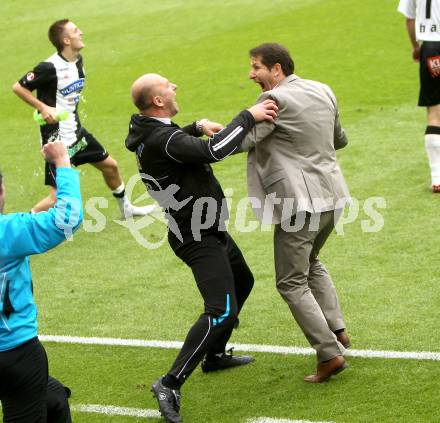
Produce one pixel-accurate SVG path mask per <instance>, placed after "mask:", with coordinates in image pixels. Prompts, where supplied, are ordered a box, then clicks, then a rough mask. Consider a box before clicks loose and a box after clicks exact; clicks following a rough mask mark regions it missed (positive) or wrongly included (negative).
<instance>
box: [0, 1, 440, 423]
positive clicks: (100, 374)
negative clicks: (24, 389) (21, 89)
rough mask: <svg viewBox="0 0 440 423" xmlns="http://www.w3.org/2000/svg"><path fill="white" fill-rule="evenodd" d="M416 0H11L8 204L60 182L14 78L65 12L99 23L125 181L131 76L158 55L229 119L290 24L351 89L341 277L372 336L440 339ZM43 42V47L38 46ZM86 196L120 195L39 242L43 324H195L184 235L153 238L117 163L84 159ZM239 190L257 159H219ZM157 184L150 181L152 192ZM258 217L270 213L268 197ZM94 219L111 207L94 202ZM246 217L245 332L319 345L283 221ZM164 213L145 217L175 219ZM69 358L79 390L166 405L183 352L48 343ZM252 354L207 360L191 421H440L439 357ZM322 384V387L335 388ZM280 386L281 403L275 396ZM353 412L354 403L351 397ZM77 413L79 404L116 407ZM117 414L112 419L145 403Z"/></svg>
mask: <svg viewBox="0 0 440 423" xmlns="http://www.w3.org/2000/svg"><path fill="white" fill-rule="evenodd" d="M395 3H397V2H391V1H383V0H369V1H368V2H362V3H360V2H357V1H353V0H326V1H312V0H304V1H298V0H297V1H294V2H292V1H286V0H277V1H272V2H263V1H257V2H251V1H248V0H240V1H224V2H221V4H220V3H219V2H202V1H193V0H190V1H174V0H173V1H171V0H169V1H161V2H157V1H149V2H138V1H134V0H127V1H125V2H123V3H121V2H116V1H113V0H111V1H106V2H102V1H101V2H100V1H97V0H94V1H89V2H81V1H79V0H77V1H73V2H71V3H70V7H69V9H67V8H66V6H65V5H62V4H54V3H53V2H49V1H47V0H42V1H40V2H39V4H38V6H32V5H28V4H25V3H19V2H16V1H9V2H2V3H1V4H0V14H1V16H2V17H3V18H4V19H3V20H4V23H3V26H2V39H3V40H4V43H3V46H2V51H3V60H2V62H1V63H0V95H1V98H2V102H1V103H0V114H1V116H2V127H1V128H0V134H1V140H2V141H1V143H2V153H1V155H0V165H1V167H2V170H3V172H4V175H5V182H6V184H7V189H8V200H7V210H6V211H13V210H28V209H29V208H30V207H31V206H32V205H33V204H34V203H35V202H36V201H37V200H38V199H40V198H41V197H42V196H44V195H45V194H46V190H45V188H44V187H43V186H42V180H43V163H42V161H41V158H40V156H39V153H38V135H37V128H36V126H35V125H34V124H33V123H32V120H31V113H32V111H31V109H30V108H29V107H27V106H26V105H24V104H23V103H22V102H21V101H19V100H18V99H17V98H15V96H14V95H13V94H12V92H11V90H10V86H11V85H12V83H13V82H14V81H15V80H17V79H18V78H19V77H20V76H21V75H23V74H24V73H25V72H26V71H28V70H29V69H30V68H31V67H32V66H33V65H34V64H36V63H37V62H38V61H39V60H42V59H44V58H46V57H48V56H49V55H50V54H51V53H52V50H53V49H52V48H51V46H50V45H49V43H48V41H47V40H46V31H47V28H48V26H49V25H50V24H51V23H52V22H53V21H54V20H56V19H59V18H62V17H64V16H66V15H67V16H68V17H69V18H70V19H72V20H73V21H74V22H75V23H76V24H77V25H78V26H79V27H80V28H81V29H82V30H83V32H84V39H85V42H86V48H85V49H84V52H83V56H84V59H85V66H86V71H87V85H86V89H85V92H84V98H85V101H84V102H83V103H82V104H81V106H80V107H81V117H82V120H83V124H84V125H85V126H86V127H87V128H88V129H89V130H90V131H91V132H92V133H94V134H95V135H96V137H97V138H98V139H99V140H100V141H102V143H103V144H104V145H105V146H106V147H107V148H108V149H109V151H110V152H111V154H112V155H113V156H114V157H115V158H116V159H117V160H118V162H119V165H120V167H121V170H122V172H123V174H124V176H125V179H126V180H128V178H129V177H130V176H132V175H134V174H135V173H136V165H135V161H134V158H133V156H132V154H130V153H128V152H127V151H126V150H125V149H124V146H123V140H124V138H125V135H126V132H127V125H128V120H129V116H130V114H131V113H133V112H134V109H133V107H132V106H131V104H130V97H129V88H130V85H131V82H132V81H133V80H134V79H135V78H136V77H138V76H139V75H141V74H143V73H145V72H159V73H162V74H164V75H165V76H167V77H168V78H169V79H170V80H172V81H173V82H175V83H176V84H177V85H178V97H177V98H178V101H179V104H180V106H181V112H180V113H179V114H178V115H177V117H176V121H177V122H178V123H181V124H184V123H187V122H190V121H192V120H194V119H196V118H200V117H204V116H207V117H209V118H211V119H212V120H218V121H220V122H224V123H226V122H227V121H228V120H229V119H231V118H232V117H233V116H234V115H235V114H236V112H238V111H239V110H241V109H243V108H245V107H246V106H248V105H250V104H252V103H253V101H254V100H255V98H256V96H257V95H258V93H259V89H258V88H257V86H255V85H254V84H252V83H251V82H250V81H248V80H247V72H248V69H249V59H248V55H247V52H248V50H249V49H250V48H251V47H254V46H255V45H257V44H259V43H260V42H265V41H278V42H281V43H283V44H285V45H286V46H287V47H289V49H290V50H291V53H292V55H293V57H294V60H295V63H296V72H297V73H298V74H299V75H300V76H302V77H305V78H310V79H317V80H320V81H322V82H326V83H328V84H329V85H330V86H331V87H332V88H333V90H334V91H335V93H336V95H337V97H338V100H339V104H340V109H341V119H342V123H343V125H344V127H345V128H346V130H347V133H348V136H349V146H348V147H347V148H346V149H345V150H342V151H341V152H338V157H339V160H340V163H341V166H342V168H343V171H344V174H345V177H346V179H347V182H348V184H349V187H350V189H351V193H352V195H353V196H354V197H355V198H356V199H357V200H358V201H359V205H360V213H359V217H358V218H357V219H356V220H355V221H354V222H353V223H351V224H347V225H345V227H344V235H343V236H342V235H340V236H336V235H335V236H333V237H331V239H330V240H329V242H328V243H327V245H326V247H325V249H324V250H323V252H322V259H323V261H324V263H326V265H327V267H328V268H329V270H330V272H331V274H332V276H333V279H334V281H335V283H336V285H337V288H338V292H339V295H340V300H341V303H342V307H343V310H344V314H345V317H346V320H347V324H348V328H349V331H350V334H351V336H352V341H353V344H354V347H355V348H359V349H364V348H371V349H389V350H402V351H413V350H417V351H438V350H439V347H438V346H439V345H440V331H438V328H437V326H438V325H437V321H438V319H437V315H438V309H439V306H440V296H439V290H438V287H437V282H438V277H439V271H438V266H437V251H438V248H437V237H436V235H435V229H434V228H435V227H436V223H437V221H438V215H437V207H438V204H439V198H437V197H435V196H433V195H432V194H431V193H430V192H429V189H428V188H429V172H428V166H427V160H426V157H425V153H424V147H423V131H424V126H425V115H424V111H423V110H421V109H417V108H416V106H415V102H416V96H417V65H415V64H413V63H411V59H410V46H409V42H408V40H407V35H406V32H405V27H404V19H403V17H402V16H400V15H399V14H398V13H397V12H396V10H395V9H396V7H397V4H395ZM30 46H32V47H31V48H30ZM80 169H81V173H82V179H81V182H82V192H83V196H84V200H85V201H87V200H88V199H90V198H91V197H93V196H103V197H105V198H106V199H107V200H108V203H109V208H108V209H107V210H102V212H103V213H104V215H105V217H106V220H107V225H106V226H105V229H104V230H103V231H102V232H98V233H90V232H86V231H85V230H82V231H81V232H80V233H78V234H77V235H76V236H75V240H74V241H73V242H71V243H66V244H64V245H63V246H61V247H59V248H58V249H56V250H54V251H52V252H50V253H48V254H46V255H43V256H38V257H34V258H32V266H33V273H34V283H35V290H36V298H37V302H38V304H39V313H40V314H39V321H40V333H44V334H67V335H77V336H78V335H82V336H107V337H124V338H142V339H164V340H175V339H178V340H182V339H183V338H184V336H185V334H186V331H187V329H188V328H189V326H190V325H191V323H192V322H193V321H194V319H195V318H196V317H197V316H198V314H199V313H200V312H201V310H202V304H201V301H200V297H199V294H198V293H197V290H196V287H195V284H194V283H193V280H192V275H191V272H190V270H189V269H187V268H186V267H185V266H184V265H183V264H182V263H181V262H179V260H178V259H177V258H175V257H174V255H173V254H172V252H171V250H170V249H169V248H168V246H167V245H166V244H165V245H164V246H162V247H161V248H159V249H157V250H147V249H144V248H141V247H140V246H139V245H138V244H137V242H136V241H135V239H134V238H133V237H132V236H131V235H130V233H129V232H128V231H127V230H126V229H125V228H123V227H121V226H120V225H117V224H116V223H114V222H113V220H114V219H118V218H119V215H118V211H117V208H116V205H115V203H114V201H113V200H112V198H111V195H110V194H109V192H108V190H106V189H105V187H104V184H103V182H102V180H101V177H100V176H99V174H98V173H97V172H96V171H95V170H94V169H93V168H91V167H88V166H84V167H81V168H80ZM215 172H216V175H217V176H218V178H219V180H220V181H221V183H222V185H223V187H224V188H232V189H233V192H234V194H233V197H232V199H233V202H235V203H236V202H238V201H239V199H240V198H242V197H243V196H245V195H246V180H245V157H244V156H237V157H233V158H230V159H228V160H226V161H225V162H223V163H220V164H217V165H215ZM141 192H142V190H141V189H140V187H137V189H136V194H137V195H139V194H140V193H141ZM373 196H374V197H383V198H384V199H385V201H386V208H385V209H381V210H379V211H380V213H381V214H382V216H383V218H384V223H385V224H384V227H383V229H382V230H381V231H379V232H377V233H364V232H363V231H362V229H361V224H362V223H361V221H362V220H366V221H371V219H369V217H368V215H367V214H366V213H365V211H364V210H363V207H364V205H365V201H366V200H367V199H368V198H369V197H373ZM248 218H249V219H252V216H251V213H250V211H248ZM86 219H87V220H89V221H90V222H89V223H86V225H87V224H88V225H93V224H94V223H95V220H94V219H93V218H92V216H91V215H90V214H89V213H87V212H86ZM234 219H235V213H234V210H233V213H232V218H231V224H230V226H231V233H232V234H233V236H234V238H235V239H236V241H237V243H238V244H239V245H240V247H241V248H242V250H243V253H244V255H245V257H246V259H247V260H248V262H249V264H250V267H251V268H252V270H253V272H254V275H255V277H256V285H255V289H254V291H253V293H252V294H251V297H250V298H249V301H248V303H247V304H246V307H245V308H244V310H243V313H242V317H241V325H240V329H239V330H238V331H236V332H235V333H234V336H233V341H234V342H243V343H265V344H276V345H298V346H306V345H307V344H306V341H305V340H304V338H303V335H302V334H301V332H300V331H299V329H298V328H297V326H296V324H295V323H294V322H293V320H292V318H291V316H290V313H289V311H288V309H287V307H286V306H285V304H284V303H283V301H282V300H281V298H280V297H279V296H278V294H277V293H276V291H275V289H274V277H273V258H272V234H271V232H270V231H257V232H253V233H240V232H237V231H236V230H235V229H234ZM163 230H164V227H163V225H161V224H160V223H159V222H157V223H155V224H152V225H150V226H149V227H147V228H146V229H144V230H143V234H144V235H145V236H146V237H148V239H152V240H154V239H159V238H160V237H161V236H163V233H164V232H163ZM47 348H48V350H49V354H50V362H51V368H52V373H53V374H54V375H55V376H58V377H60V378H61V379H63V380H64V381H65V382H66V383H68V384H70V385H71V386H72V387H73V388H74V393H75V395H74V398H73V402H74V403H75V402H78V403H98V404H113V405H119V406H123V405H127V406H132V407H138V408H142V407H145V408H153V407H155V405H154V402H153V400H152V399H151V398H150V397H149V396H148V395H147V392H144V391H146V390H147V388H142V389H141V388H138V387H139V386H140V387H142V386H144V385H145V386H146V387H148V386H149V384H150V383H151V382H152V381H153V380H154V379H155V378H156V377H157V376H159V375H160V374H162V373H163V372H164V371H166V370H167V368H168V367H169V365H170V363H171V362H172V360H173V358H174V356H175V353H176V352H175V351H162V350H148V349H147V350H144V349H130V348H126V349H124V348H103V347H92V346H90V347H83V346H72V345H56V346H55V345H50V344H48V345H47ZM257 358H258V361H257V362H256V363H255V364H254V365H252V367H249V368H248V369H240V370H239V371H238V370H237V372H228V373H227V374H219V375H211V376H204V375H202V374H201V373H199V371H197V372H196V373H195V374H194V376H193V377H192V378H191V379H190V380H189V381H188V383H187V385H186V386H185V387H184V391H183V392H184V395H185V396H184V399H183V405H182V407H183V408H182V410H183V411H182V413H183V416H184V418H185V420H186V421H190V422H219V421H221V422H242V421H245V419H247V418H249V417H252V416H268V417H284V418H291V419H300V418H302V419H307V420H333V421H335V422H338V423H339V422H365V421H370V422H394V421H396V422H436V421H438V420H440V413H439V411H438V407H435V402H436V400H438V391H439V386H438V382H437V381H436V378H435V377H432V375H435V374H436V372H438V365H437V364H436V363H435V362H434V363H432V362H415V361H403V360H399V361H393V360H378V359H374V360H364V359H350V363H351V369H350V370H349V371H347V372H346V373H343V374H341V376H339V377H338V378H335V380H334V381H332V383H330V384H326V385H323V386H319V387H311V386H305V384H304V383H302V381H301V376H302V375H304V374H306V373H308V372H309V371H311V370H312V368H313V359H312V358H311V357H303V358H302V357H280V356H274V355H263V354H258V355H257ZM316 394H318V395H316ZM277 399H278V400H279V401H276V400H277ZM344 410H346V411H344ZM103 419H104V417H102V416H93V415H89V414H81V413H75V421H84V422H92V421H104V420H103ZM133 420H134V419H133V418H123V417H118V418H107V417H105V421H115V422H116V421H117V422H122V421H127V422H129V421H133Z"/></svg>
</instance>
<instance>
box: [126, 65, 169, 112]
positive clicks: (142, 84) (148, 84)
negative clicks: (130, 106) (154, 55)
mask: <svg viewBox="0 0 440 423" xmlns="http://www.w3.org/2000/svg"><path fill="white" fill-rule="evenodd" d="M164 81H166V80H165V78H164V77H163V76H160V75H159V74H157V73H146V74H145V75H142V76H141V77H140V78H138V79H136V81H134V82H133V85H132V86H131V98H132V99H133V103H134V105H135V106H136V107H137V108H138V109H139V110H141V111H142V110H146V109H148V108H149V107H150V106H151V103H152V99H153V97H154V96H155V95H156V94H158V92H159V91H160V86H161V84H163V82H164Z"/></svg>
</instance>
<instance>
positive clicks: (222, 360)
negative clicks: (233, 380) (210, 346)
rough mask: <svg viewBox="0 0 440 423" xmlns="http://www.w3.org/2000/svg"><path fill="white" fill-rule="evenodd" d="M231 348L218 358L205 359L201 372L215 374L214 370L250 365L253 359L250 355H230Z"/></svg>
mask: <svg viewBox="0 0 440 423" xmlns="http://www.w3.org/2000/svg"><path fill="white" fill-rule="evenodd" d="M232 351H233V348H231V349H229V350H228V351H227V352H224V353H223V354H222V355H220V356H216V357H215V359H209V360H208V359H207V358H206V357H205V358H204V359H203V361H202V370H203V372H205V373H208V372H215V371H216V370H223V369H229V368H230V367H237V366H244V365H245V364H249V363H252V361H254V360H255V359H254V357H251V356H250V355H236V356H234V355H232Z"/></svg>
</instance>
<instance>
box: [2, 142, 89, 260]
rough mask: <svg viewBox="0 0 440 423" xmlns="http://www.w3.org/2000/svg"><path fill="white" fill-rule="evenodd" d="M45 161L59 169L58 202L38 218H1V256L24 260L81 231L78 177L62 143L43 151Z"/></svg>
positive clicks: (13, 216)
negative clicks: (23, 258)
mask: <svg viewBox="0 0 440 423" xmlns="http://www.w3.org/2000/svg"><path fill="white" fill-rule="evenodd" d="M42 152H43V155H44V158H45V159H46V160H47V161H49V162H52V163H54V164H55V166H56V167H57V176H56V183H57V201H56V204H55V207H54V208H53V209H50V210H48V211H47V212H40V213H36V214H31V213H14V214H10V215H5V216H2V217H1V218H0V239H1V244H0V256H1V257H7V258H10V257H22V256H28V255H31V254H39V253H43V252H45V251H47V250H50V249H51V248H54V247H56V246H57V245H58V244H60V243H61V242H62V241H64V240H66V238H68V237H69V236H70V235H71V234H72V233H73V232H74V231H76V230H77V229H78V227H79V226H80V224H81V221H82V201H81V192H80V189H79V174H78V172H77V171H75V170H73V169H71V168H70V160H69V156H68V154H67V150H66V147H65V146H64V144H63V143H62V142H61V141H55V142H53V143H48V144H46V145H45V146H44V147H43V150H42Z"/></svg>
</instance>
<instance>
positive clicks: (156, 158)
mask: <svg viewBox="0 0 440 423" xmlns="http://www.w3.org/2000/svg"><path fill="white" fill-rule="evenodd" d="M254 125H255V120H254V118H253V116H252V114H251V113H250V112H249V111H247V110H244V111H242V112H240V113H239V114H238V115H237V116H236V117H235V118H234V119H233V120H232V121H231V123H230V124H229V125H228V126H227V127H226V128H225V129H223V130H222V131H220V132H219V133H217V134H215V135H214V136H213V137H211V138H209V139H208V140H204V139H201V138H198V137H199V136H201V135H203V134H200V133H198V131H197V129H196V124H195V122H194V123H193V124H191V125H188V126H185V127H184V128H180V127H179V126H178V125H176V124H175V123H173V122H171V124H166V123H163V122H161V121H159V120H157V119H154V118H149V117H146V116H142V115H138V114H137V115H133V116H132V117H131V121H130V127H129V133H128V136H127V138H126V140H125V145H126V147H127V148H128V149H129V150H130V151H133V152H136V156H137V161H138V167H139V172H140V174H141V177H142V180H143V182H144V183H145V184H146V186H147V189H148V192H149V193H150V195H151V196H152V197H153V198H154V199H156V201H157V202H158V203H159V205H160V206H161V207H162V208H163V209H164V210H165V211H166V212H167V213H169V216H171V218H172V219H174V221H175V222H176V223H177V226H178V228H179V230H180V233H181V234H182V237H183V239H188V240H190V239H193V236H192V234H193V233H194V231H193V229H194V225H197V221H198V220H200V222H199V223H201V224H202V226H203V224H204V222H206V219H208V222H212V224H211V225H209V228H202V230H201V231H200V232H201V233H204V232H213V231H218V230H219V229H220V230H222V229H223V228H224V221H225V220H226V219H227V218H228V213H227V208H226V204H225V197H224V194H223V191H222V188H221V186H220V184H219V182H218V181H217V179H216V178H215V176H214V173H213V172H212V169H211V166H210V165H209V163H213V162H217V161H220V160H222V159H224V158H225V157H227V156H229V155H230V154H232V153H234V152H235V151H236V150H237V149H238V147H239V145H240V144H241V142H242V141H243V139H244V137H245V136H246V134H247V133H248V132H249V130H250V129H251V128H252V127H253V126H254ZM207 197H208V198H210V199H214V200H215V207H213V206H210V207H208V205H207V204H205V206H204V207H203V213H202V214H201V219H198V217H197V216H198V214H197V213H198V212H197V213H196V214H195V216H196V219H195V221H194V219H193V221H192V216H193V209H194V210H196V209H200V204H202V203H203V200H200V199H202V198H207ZM188 199H190V200H188ZM197 200H199V201H197ZM210 202H211V203H213V202H212V200H210ZM195 203H197V206H198V207H196V208H194V204H195ZM222 206H223V207H222ZM169 216H168V218H169ZM169 220H170V218H169ZM170 224H171V221H170V222H169V227H171V225H170ZM170 232H174V231H170ZM170 236H171V233H170Z"/></svg>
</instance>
